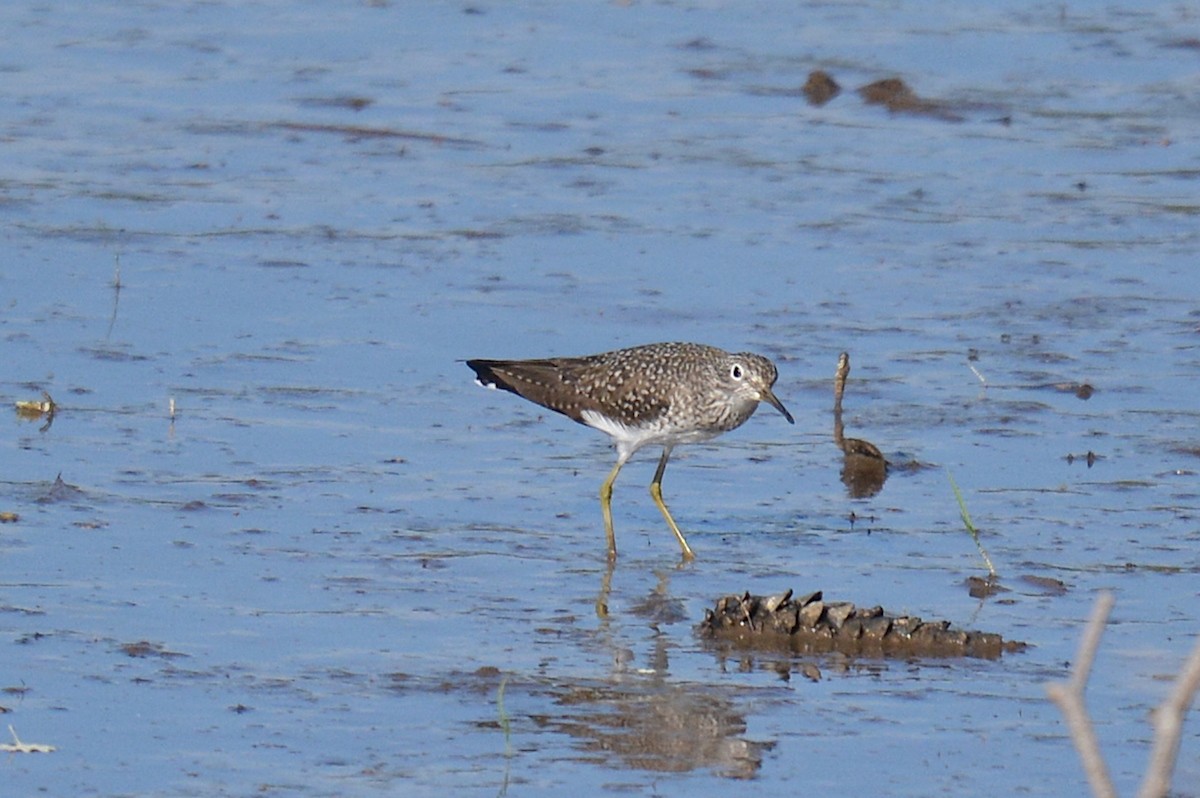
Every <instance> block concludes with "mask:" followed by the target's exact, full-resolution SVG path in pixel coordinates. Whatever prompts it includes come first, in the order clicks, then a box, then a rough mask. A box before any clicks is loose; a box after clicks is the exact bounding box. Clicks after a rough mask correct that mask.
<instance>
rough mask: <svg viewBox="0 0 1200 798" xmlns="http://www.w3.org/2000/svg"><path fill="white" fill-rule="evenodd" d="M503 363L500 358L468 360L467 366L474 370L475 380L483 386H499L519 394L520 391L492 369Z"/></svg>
mask: <svg viewBox="0 0 1200 798" xmlns="http://www.w3.org/2000/svg"><path fill="white" fill-rule="evenodd" d="M503 364H504V361H502V360H468V361H467V366H469V367H470V369H471V370H472V371H474V372H475V382H477V383H479V384H480V385H482V386H483V387H484V388H499V389H500V390H502V391H510V392H512V393H515V394H517V395H518V396H520V395H521V394H520V392H519V391H518V390H517V389H516V388H514V387H513V386H512V384H511V383H509V382H508V381H507V380H505V379H504V377H503V376H501V375H499V374H497V373H496V372H495V370H494V367H495V366H501V365H503Z"/></svg>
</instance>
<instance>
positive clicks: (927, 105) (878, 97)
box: [858, 78, 963, 122]
mask: <svg viewBox="0 0 1200 798" xmlns="http://www.w3.org/2000/svg"><path fill="white" fill-rule="evenodd" d="M858 96H859V97H862V99H863V102H865V103H866V104H867V105H882V106H884V107H885V108H887V109H888V110H889V111H890V112H892V113H893V114H899V113H908V114H919V115H922V116H931V117H934V118H936V119H943V120H945V121H947V122H961V121H962V120H963V118H962V117H961V116H960V115H958V114H957V113H955V112H954V111H952V110H951V109H950V107H949V106H948V105H947V104H946V103H944V102H940V101H938V100H928V99H925V98H924V97H920V96H918V95H917V93H916V92H915V91H913V90H912V89H911V88H909V86H908V84H907V83H905V82H904V81H903V80H902V79H901V78H884V79H883V80H877V81H875V82H874V83H868V84H867V85H865V86H862V87H860V88H859V89H858Z"/></svg>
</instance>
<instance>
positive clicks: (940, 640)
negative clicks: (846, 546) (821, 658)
mask: <svg viewBox="0 0 1200 798" xmlns="http://www.w3.org/2000/svg"><path fill="white" fill-rule="evenodd" d="M697 633H698V634H699V635H700V636H701V637H702V638H705V639H708V640H714V641H722V642H729V643H733V644H736V645H738V646H747V647H753V648H766V649H771V650H779V649H786V650H790V651H795V652H800V653H824V652H834V651H837V652H840V653H843V654H850V655H854V656H866V657H889V658H904V659H912V658H946V657H976V658H982V659H997V658H998V657H1000V655H1001V654H1005V653H1013V652H1017V651H1023V650H1024V649H1025V648H1026V645H1025V644H1024V643H1020V642H1016V641H1012V640H1005V639H1004V638H1002V637H1001V636H1000V635H998V634H993V633H990V632H972V631H964V630H961V629H953V628H951V626H950V622H949V621H923V620H922V619H921V618H918V617H916V616H912V615H889V614H888V613H886V612H884V610H883V608H882V607H878V606H876V607H871V608H860V607H856V606H855V605H854V604H852V603H851V602H848V601H838V602H826V601H825V600H824V598H823V595H822V593H821V592H820V591H817V592H813V593H808V594H806V595H803V596H798V597H796V598H793V597H792V591H791V590H788V591H786V592H784V593H781V594H779V595H775V596H752V595H750V594H749V593H746V594H744V595H742V596H725V597H724V598H721V599H718V600H717V603H716V607H715V609H712V610H706V611H705V613H704V620H703V621H702V622H701V623H700V624H699V626H698V627H697Z"/></svg>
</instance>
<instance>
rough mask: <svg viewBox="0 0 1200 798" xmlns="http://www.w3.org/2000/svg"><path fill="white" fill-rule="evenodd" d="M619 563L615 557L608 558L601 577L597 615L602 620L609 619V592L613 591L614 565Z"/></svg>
mask: <svg viewBox="0 0 1200 798" xmlns="http://www.w3.org/2000/svg"><path fill="white" fill-rule="evenodd" d="M616 564H617V561H616V558H615V557H609V558H608V564H607V565H605V566H604V576H602V577H601V578H600V594H599V595H598V596H596V617H597V618H599V619H600V620H602V621H607V620H608V594H609V593H611V592H612V577H613V566H615V565H616Z"/></svg>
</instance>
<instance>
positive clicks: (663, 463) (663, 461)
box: [650, 447, 696, 560]
mask: <svg viewBox="0 0 1200 798" xmlns="http://www.w3.org/2000/svg"><path fill="white" fill-rule="evenodd" d="M670 457H671V449H670V447H667V448H665V449H663V453H662V457H660V458H659V460H658V470H657V471H655V472H654V481H653V482H651V483H650V496H651V497H652V498H653V499H654V503H655V504H657V505H658V509H659V511H660V512H662V514H663V518H665V519H667V526H669V527H671V531H672V532H674V533H675V537H676V538H677V539H678V540H679V548H681V549H682V550H683V559H685V560H691V559H694V558H695V556H696V555H695V554H693V553H692V547H691V546H689V545H688V542H687V540H685V539H684V537H683V533H682V532H680V531H679V526H678V525H677V524H676V523H675V519H674V518H672V517H671V511H670V510H668V509H667V505H666V503H665V502H663V497H662V478H663V472H664V471H666V470H667V460H668V459H669V458H670Z"/></svg>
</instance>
